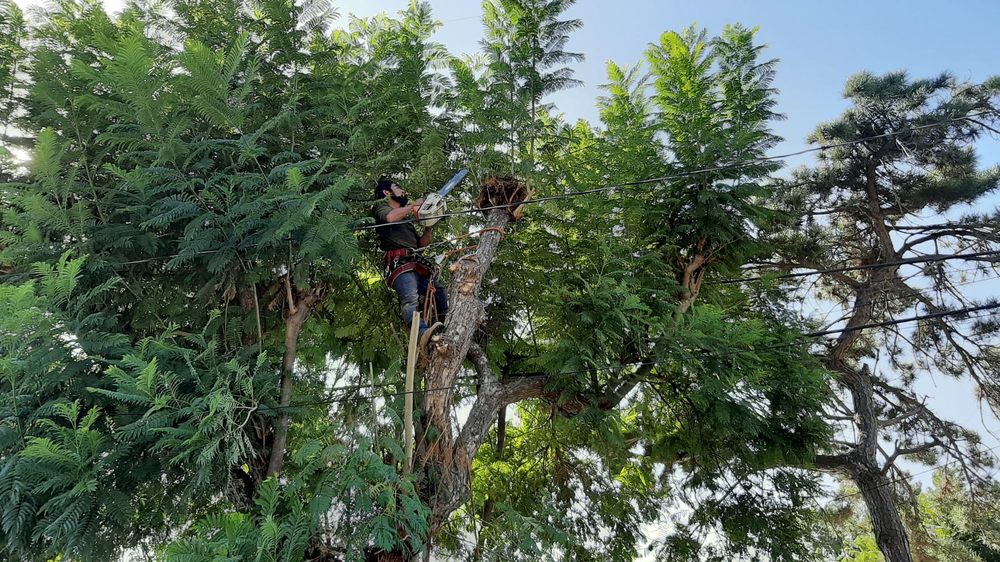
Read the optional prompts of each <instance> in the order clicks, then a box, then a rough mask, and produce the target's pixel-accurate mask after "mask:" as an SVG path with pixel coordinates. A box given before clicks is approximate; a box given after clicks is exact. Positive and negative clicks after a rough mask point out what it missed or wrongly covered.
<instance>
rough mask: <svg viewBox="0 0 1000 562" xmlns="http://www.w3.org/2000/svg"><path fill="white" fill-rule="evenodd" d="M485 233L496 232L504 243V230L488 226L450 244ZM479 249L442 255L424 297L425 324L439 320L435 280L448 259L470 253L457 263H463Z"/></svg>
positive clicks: (463, 249) (473, 247) (455, 249)
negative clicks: (459, 254) (435, 297)
mask: <svg viewBox="0 0 1000 562" xmlns="http://www.w3.org/2000/svg"><path fill="white" fill-rule="evenodd" d="M484 232H496V233H497V234H499V235H500V241H501V242H503V239H504V235H505V233H504V231H503V228H500V227H499V226H487V227H485V228H482V229H480V230H477V231H475V232H469V233H467V234H462V235H461V236H456V237H454V238H452V239H451V240H449V241H448V243H451V242H456V241H458V240H463V239H465V238H471V237H473V236H479V235H481V234H482V233H484ZM478 248H479V244H471V245H469V246H462V247H461V248H454V249H452V250H448V251H447V252H445V253H444V254H442V256H443V259H442V260H441V263H439V264H438V265H437V266H436V267H435V268H434V269H433V270H432V271H431V276H430V279H429V280H428V281H427V293H426V294H425V295H424V311H423V318H424V324H426V325H427V326H430V325H431V324H432V323H433V322H432V319H434V318H437V302H436V301H435V299H434V296H435V294H436V293H437V287H436V286H435V283H434V280H435V279H437V277H438V274H439V273H440V272H441V270H442V269H444V265H445V264H446V263H447V262H448V258H450V257H451V256H453V255H455V254H457V253H460V252H469V254H466V255H464V256H462V257H460V258H458V260H457V261H462V260H463V259H466V258H468V257H469V256H471V255H472V254H471V253H472V252H474V251H476V250H477V249H478Z"/></svg>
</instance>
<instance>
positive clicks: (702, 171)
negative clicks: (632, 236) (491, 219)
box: [116, 112, 993, 265]
mask: <svg viewBox="0 0 1000 562" xmlns="http://www.w3.org/2000/svg"><path fill="white" fill-rule="evenodd" d="M992 113H993V112H980V113H974V114H969V115H965V116H962V117H954V118H951V119H945V120H942V121H938V122H935V123H928V124H926V125H918V126H916V127H909V128H906V129H900V130H898V131H890V132H887V133H882V134H878V135H871V136H868V137H862V138H859V139H853V140H850V141H844V142H839V143H833V144H826V145H821V146H815V147H810V148H805V149H802V150H798V151H795V152H789V153H785V154H779V155H775V156H762V157H760V158H753V159H749V160H744V161H741V162H734V163H732V164H724V165H720V166H713V167H708V168H700V169H696V170H689V171H685V172H678V173H674V174H668V175H665V176H659V177H653V178H647V179H642V180H635V181H630V182H623V183H618V184H612V185H603V186H600V187H595V188H590V189H584V190H578V191H571V192H569V193H563V194H559V195H550V196H546V197H538V198H535V199H529V200H528V201H523V202H520V203H507V204H502V205H493V206H487V207H480V208H469V209H462V210H459V211H453V212H450V213H443V214H441V215H437V218H445V217H452V216H460V215H467V214H472V213H480V212H486V211H490V210H493V209H506V208H510V207H514V206H517V205H521V204H538V203H545V202H547V201H556V200H562V199H570V198H574V197H580V196H583V195H590V194H595V193H603V192H607V191H613V190H615V189H621V188H626V187H636V186H640V185H647V184H652V183H662V182H664V181H669V180H675V179H683V178H688V177H692V176H696V175H700V174H706V173H712V172H720V171H725V170H732V169H739V168H742V167H746V166H751V165H754V164H760V163H764V162H769V161H773V160H782V159H784V158H789V157H792V156H799V155H802V154H808V153H811V152H820V151H826V150H831V149H834V148H842V147H845V146H851V145H856V144H862V143H865V142H869V141H872V140H878V139H880V138H888V137H896V136H901V135H904V134H909V133H912V132H914V131H919V130H924V129H931V128H935V127H941V126H943V125H946V124H949V123H954V122H958V121H965V120H969V119H972V118H974V117H981V116H983V115H989V114H992ZM419 222H420V221H419V219H416V220H412V219H411V220H406V221H398V222H393V223H382V224H369V225H361V226H355V227H352V228H351V230H352V231H354V232H361V231H365V230H375V229H378V228H385V227H388V226H392V225H399V224H406V223H409V224H415V223H419ZM262 244H265V242H257V243H254V244H247V245H244V246H241V247H240V248H239V249H243V248H250V247H254V246H260V245H262ZM435 244H440V242H438V243H435ZM220 251H223V250H221V249H219V250H204V251H201V252H195V253H193V254H190V256H191V257H194V256H198V255H205V254H212V253H218V252H220ZM180 255H181V254H173V255H169V256H157V257H152V258H145V259H141V260H131V261H128V262H123V263H121V264H116V265H136V264H142V263H148V262H152V261H160V260H169V259H173V258H175V257H179V256H180Z"/></svg>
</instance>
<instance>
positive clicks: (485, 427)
mask: <svg viewBox="0 0 1000 562" xmlns="http://www.w3.org/2000/svg"><path fill="white" fill-rule="evenodd" d="M509 220H510V214H509V213H508V212H507V210H506V209H493V210H491V211H489V215H488V216H487V221H486V223H487V224H486V226H487V227H488V228H489V227H493V228H502V227H503V226H505V225H506V224H507V222H508V221H509ZM500 238H501V237H500V233H499V232H497V231H485V232H483V233H482V235H481V236H480V239H479V245H478V248H477V250H476V252H475V253H473V254H471V255H469V256H465V257H463V258H460V259H459V260H458V261H457V262H456V263H455V265H454V266H453V269H454V271H453V272H452V281H451V286H450V288H449V295H448V296H449V300H450V303H451V304H450V306H449V308H448V317H447V319H446V320H445V326H444V332H443V334H442V336H441V339H440V341H439V342H437V343H436V344H434V345H433V349H432V350H431V355H430V361H429V364H428V367H427V371H426V386H427V388H436V389H447V390H442V391H438V392H429V393H427V396H426V400H425V403H424V407H425V412H426V416H427V418H426V423H427V424H428V425H429V426H430V427H431V428H432V434H433V435H434V439H433V440H432V441H431V442H428V443H422V444H421V447H422V451H420V455H419V456H420V466H421V468H422V470H423V472H424V476H425V479H426V485H427V489H426V492H427V493H428V496H426V497H428V498H433V500H432V501H431V502H430V503H431V507H432V513H431V521H430V523H431V525H430V528H431V533H432V534H433V533H434V532H435V531H436V530H437V529H438V528H439V527H440V525H441V524H442V523H444V522H445V521H446V520H447V518H448V516H449V515H450V514H451V512H453V511H454V510H455V509H457V508H458V507H459V506H461V505H462V504H463V503H464V502H465V501H466V500H467V499H468V495H469V478H470V475H469V466H470V463H471V460H472V457H473V456H475V454H476V452H477V451H478V450H479V447H480V445H482V443H483V440H484V439H485V438H486V434H487V433H488V431H489V427H490V425H492V422H493V420H495V419H496V417H497V413H498V412H499V410H500V408H502V407H503V406H505V405H506V404H507V402H506V401H505V393H504V388H503V385H501V384H500V383H499V381H498V380H497V379H496V377H494V376H493V375H492V373H489V375H488V377H487V376H481V382H480V387H479V393H478V395H477V398H476V402H475V404H474V405H473V407H472V411H471V412H470V414H469V419H468V421H467V423H466V425H465V427H463V428H462V431H461V434H460V435H459V437H458V439H457V440H456V436H455V435H454V431H453V428H452V426H451V422H450V420H451V402H452V387H453V386H454V385H455V381H456V380H457V377H458V372H459V369H460V368H461V367H462V362H463V361H464V360H465V358H466V355H467V354H469V350H470V347H472V337H473V336H474V335H475V333H476V331H477V329H478V328H479V326H480V324H481V323H482V321H483V314H484V313H483V303H482V302H481V301H480V300H479V289H480V287H481V286H482V280H483V276H484V274H485V273H486V271H487V270H489V267H490V265H491V264H492V263H493V259H494V258H495V257H496V252H497V248H498V246H499V243H500ZM473 355H474V357H473V361H474V362H476V363H477V368H479V370H480V372H481V373H482V372H483V370H485V371H486V372H489V365H488V361H487V360H486V358H485V355H484V354H483V353H482V350H480V349H479V348H478V347H476V351H475V352H474V353H473Z"/></svg>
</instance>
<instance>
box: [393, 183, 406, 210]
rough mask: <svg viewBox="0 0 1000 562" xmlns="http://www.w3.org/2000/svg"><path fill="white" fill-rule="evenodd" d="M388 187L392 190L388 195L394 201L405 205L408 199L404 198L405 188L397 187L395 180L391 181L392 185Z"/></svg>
mask: <svg viewBox="0 0 1000 562" xmlns="http://www.w3.org/2000/svg"><path fill="white" fill-rule="evenodd" d="M389 189H390V191H392V194H391V195H390V197H392V200H393V201H395V202H396V203H399V204H400V205H406V203H407V201H408V199H407V198H406V190H405V189H403V188H402V187H399V186H398V185H396V183H395V182H393V184H392V186H391V187H390V188H389Z"/></svg>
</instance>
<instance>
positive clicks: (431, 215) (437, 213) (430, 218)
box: [417, 168, 469, 226]
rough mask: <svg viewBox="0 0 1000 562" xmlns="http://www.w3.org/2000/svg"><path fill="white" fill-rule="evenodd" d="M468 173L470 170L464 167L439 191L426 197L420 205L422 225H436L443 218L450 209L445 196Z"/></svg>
mask: <svg viewBox="0 0 1000 562" xmlns="http://www.w3.org/2000/svg"><path fill="white" fill-rule="evenodd" d="M468 173H469V170H466V169H465V168H462V169H461V170H459V171H458V173H457V174H455V175H454V176H452V177H451V179H450V180H448V183H446V184H444V187H442V188H441V189H439V190H438V191H437V193H431V194H428V195H427V196H426V197H424V202H423V204H422V205H420V210H419V211H418V212H417V216H418V217H419V218H420V224H421V225H422V226H434V225H435V224H437V221H439V220H441V216H442V215H444V214H445V212H446V211H447V210H448V206H447V205H445V202H444V198H445V196H446V195H448V192H450V191H451V190H452V189H455V186H456V185H458V184H459V182H461V181H462V180H463V179H465V176H466V174H468Z"/></svg>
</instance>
